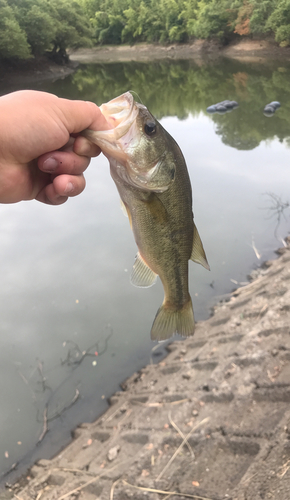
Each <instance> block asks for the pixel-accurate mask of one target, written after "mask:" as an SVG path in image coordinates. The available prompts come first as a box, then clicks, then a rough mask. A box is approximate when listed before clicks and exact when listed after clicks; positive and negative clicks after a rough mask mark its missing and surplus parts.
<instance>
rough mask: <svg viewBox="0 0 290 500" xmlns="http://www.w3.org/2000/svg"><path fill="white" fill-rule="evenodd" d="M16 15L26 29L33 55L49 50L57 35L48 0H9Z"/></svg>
mask: <svg viewBox="0 0 290 500" xmlns="http://www.w3.org/2000/svg"><path fill="white" fill-rule="evenodd" d="M9 1H10V4H11V5H13V10H14V13H15V17H16V18H17V21H18V23H19V25H20V27H21V28H22V29H23V31H25V33H26V36H27V41H28V43H29V45H30V47H31V51H32V54H33V55H41V54H43V53H44V52H45V51H46V50H48V49H49V48H50V46H51V44H52V41H53V37H54V35H55V31H56V28H55V23H54V19H53V17H52V13H51V8H50V5H49V3H48V2H47V1H46V0H17V1H16V0H9Z"/></svg>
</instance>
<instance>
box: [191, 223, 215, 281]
mask: <svg viewBox="0 0 290 500" xmlns="http://www.w3.org/2000/svg"><path fill="white" fill-rule="evenodd" d="M193 225H194V230H193V243H192V252H191V256H190V260H193V262H196V263H197V264H201V265H202V266H203V267H205V269H207V270H208V271H209V270H210V267H209V265H208V262H207V258H206V255H205V251H204V248H203V244H202V241H201V239H200V236H199V234H198V230H197V227H196V225H195V224H193Z"/></svg>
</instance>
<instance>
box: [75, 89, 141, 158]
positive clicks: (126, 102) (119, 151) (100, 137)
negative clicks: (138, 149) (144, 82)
mask: <svg viewBox="0 0 290 500" xmlns="http://www.w3.org/2000/svg"><path fill="white" fill-rule="evenodd" d="M100 110H101V112H102V114H103V115H104V117H105V118H106V120H107V122H108V123H109V125H111V128H110V129H109V130H102V131H98V132H95V131H93V130H85V131H84V132H83V135H84V136H85V137H87V138H88V139H91V140H93V142H94V143H95V144H97V145H98V146H99V147H100V148H101V150H102V152H103V153H104V154H105V155H106V156H111V155H112V156H114V158H116V159H123V160H124V159H126V158H127V153H128V151H127V152H126V150H128V148H131V147H134V146H135V145H136V143H137V141H138V134H137V133H136V132H137V130H136V118H137V116H138V107H137V105H136V103H135V101H134V98H133V96H132V94H131V93H130V92H125V94H122V95H120V96H119V97H116V98H115V99H112V100H111V101H109V102H107V103H104V104H102V105H101V106H100Z"/></svg>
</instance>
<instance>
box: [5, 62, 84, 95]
mask: <svg viewBox="0 0 290 500" xmlns="http://www.w3.org/2000/svg"><path fill="white" fill-rule="evenodd" d="M77 67H78V63H77V62H75V61H69V63H67V64H56V63H55V62H53V61H52V60H51V59H48V58H47V57H40V58H38V59H28V60H25V61H17V62H16V61H7V62H3V61H2V62H0V95H3V94H5V93H8V92H13V91H14V90H18V89H19V88H21V89H22V88H23V89H24V88H29V86H30V85H31V83H32V82H33V83H35V82H37V83H40V82H43V81H50V80H52V81H54V80H58V79H61V78H65V77H66V76H68V75H70V74H71V73H74V72H75V71H76V68H77Z"/></svg>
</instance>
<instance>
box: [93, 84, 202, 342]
mask: <svg viewBox="0 0 290 500" xmlns="http://www.w3.org/2000/svg"><path fill="white" fill-rule="evenodd" d="M128 94H129V93H127V94H124V95H123V96H120V98H123V99H124V96H127V95H128ZM129 96H131V94H129ZM117 99H118V98H117ZM117 99H116V100H114V101H111V102H112V103H114V106H115V107H114V112H115V109H116V105H118V101H117ZM128 100H129V102H130V105H131V106H132V101H131V100H130V97H128ZM115 101H117V103H116V102H115ZM109 104H110V103H108V105H109ZM134 105H135V107H134V108H132V109H134V110H135V117H134V119H133V120H132V123H133V124H134V127H133V125H131V126H130V127H128V129H127V131H125V134H124V135H123V136H122V143H121V145H120V141H119V140H115V145H114V148H113V149H112V148H111V149H110V147H109V146H108V145H107V144H105V143H104V142H103V143H101V141H100V140H99V139H98V135H97V134H98V132H96V133H93V132H92V134H95V135H92V134H91V135H90V134H88V135H87V136H88V137H89V138H90V139H91V140H92V139H93V138H94V139H95V140H94V142H97V144H99V146H100V147H101V148H102V149H103V152H104V153H105V154H106V156H107V157H108V159H109V161H110V168H111V175H112V178H113V179H114V181H115V183H116V186H117V188H118V191H119V194H120V197H121V200H122V202H123V205H124V206H125V209H126V212H127V214H128V217H129V220H130V224H131V227H132V230H133V234H134V238H135V241H136V244H137V247H138V254H137V256H136V260H135V263H134V266H133V272H132V276H131V281H132V283H133V284H134V285H136V286H151V285H152V284H154V282H155V281H156V277H157V275H158V276H159V277H160V279H161V281H162V284H163V288H164V301H163V304H162V306H161V307H160V308H159V310H158V312H157V314H156V317H155V320H154V322H153V326H152V330H151V338H152V339H154V340H165V339H166V338H169V337H170V336H172V335H173V334H175V333H179V334H180V335H183V336H189V335H192V334H193V332H194V315H193V309H192V302H191V297H190V295H189V291H188V261H189V260H190V259H192V260H194V261H196V262H199V263H201V264H202V265H204V266H205V267H207V268H208V264H207V261H206V257H205V254H204V250H203V247H202V243H201V240H200V238H199V235H198V232H197V230H196V227H195V225H194V221H193V213H192V193H191V185H190V179H189V175H188V171H187V168H186V163H185V160H184V157H183V155H182V152H181V150H180V148H179V146H178V145H177V143H176V142H175V141H174V139H173V138H172V137H171V136H170V135H169V134H168V132H166V130H164V128H163V127H162V126H161V125H160V123H158V122H157V120H155V118H154V117H153V116H152V115H151V114H150V113H149V112H148V110H147V109H146V108H145V107H144V106H142V105H140V104H136V103H134ZM106 106H107V105H106ZM136 109H137V111H136ZM131 113H132V110H131ZM114 116H117V117H118V114H115V115H114ZM120 123H122V126H123V128H125V127H124V120H123V121H120ZM118 126H119V125H118ZM118 126H117V129H118ZM146 127H147V128H146ZM152 130H153V132H152ZM116 135H117V137H119V136H118V133H117V132H116ZM138 135H139V140H137V139H136V136H137V137H138ZM109 142H112V140H111V141H109ZM123 153H125V154H124V155H123ZM122 155H123V156H122Z"/></svg>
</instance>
